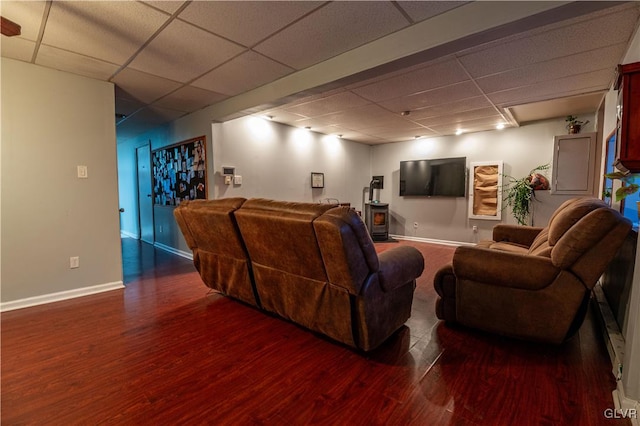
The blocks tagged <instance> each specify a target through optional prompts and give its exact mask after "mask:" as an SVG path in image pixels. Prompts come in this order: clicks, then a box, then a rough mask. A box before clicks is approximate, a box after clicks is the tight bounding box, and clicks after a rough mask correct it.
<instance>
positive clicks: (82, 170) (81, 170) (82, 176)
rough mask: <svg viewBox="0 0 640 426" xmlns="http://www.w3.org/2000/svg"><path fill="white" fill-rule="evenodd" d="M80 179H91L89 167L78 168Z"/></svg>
mask: <svg viewBox="0 0 640 426" xmlns="http://www.w3.org/2000/svg"><path fill="white" fill-rule="evenodd" d="M78 177H79V178H80V179H86V178H88V177H89V173H88V170H87V166H78Z"/></svg>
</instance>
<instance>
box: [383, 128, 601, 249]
mask: <svg viewBox="0 0 640 426" xmlns="http://www.w3.org/2000/svg"><path fill="white" fill-rule="evenodd" d="M581 118H582V116H581ZM584 119H585V120H586V119H588V120H590V121H591V123H593V122H594V119H593V116H589V117H584ZM565 124H566V123H565V122H564V120H563V119H557V120H547V121H543V122H538V123H533V124H528V125H524V126H522V127H519V128H508V129H504V130H494V131H486V132H479V133H470V134H463V135H460V136H445V137H439V138H430V139H419V140H412V141H409V142H402V143H394V144H385V145H378V146H374V147H373V154H372V164H371V172H372V174H374V175H384V176H385V188H384V189H383V190H382V191H381V197H380V200H381V201H382V202H387V203H389V204H390V211H391V216H392V220H391V224H390V232H391V233H392V234H397V235H405V236H411V237H419V238H427V239H436V240H448V241H457V242H476V241H477V240H479V239H490V238H491V229H492V228H493V226H494V225H495V224H496V223H499V222H497V221H494V220H479V219H471V220H470V219H468V218H467V216H468V200H469V198H468V196H467V197H465V198H446V197H431V198H428V197H400V196H399V168H400V161H404V160H417V159H425V158H448V157H467V164H469V163H470V162H475V161H496V160H502V161H503V162H504V173H505V174H506V175H510V176H513V177H516V178H521V177H524V176H527V174H528V173H529V171H530V170H531V169H533V168H534V167H537V166H539V165H542V164H547V163H548V164H550V165H552V164H553V143H554V136H556V135H562V134H566V133H567V131H566V129H565ZM584 131H585V132H591V131H593V124H589V125H588V127H586V128H585V129H584ZM551 172H552V171H551V170H549V171H548V172H547V173H545V174H546V175H547V176H549V177H550V176H551ZM387 182H388V184H387ZM467 192H468V191H467ZM537 198H538V202H534V204H533V206H534V207H533V212H534V216H533V224H534V225H536V226H544V225H545V224H546V222H547V221H548V219H549V217H550V215H551V214H552V213H553V211H554V210H555V208H556V207H557V206H559V205H560V204H561V203H562V202H564V201H565V200H567V199H568V198H571V197H568V196H560V195H552V194H550V193H549V191H537ZM414 222H417V223H418V228H417V229H415V228H414V226H413V225H414ZM502 222H504V223H514V224H515V223H516V221H515V219H513V217H512V216H511V214H510V212H509V210H508V209H506V210H504V211H503V212H502ZM474 225H476V226H477V227H478V232H477V233H474V232H473V230H472V227H473V226H474Z"/></svg>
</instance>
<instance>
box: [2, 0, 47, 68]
mask: <svg viewBox="0 0 640 426" xmlns="http://www.w3.org/2000/svg"><path fill="white" fill-rule="evenodd" d="M45 5H46V2H44V1H6V0H3V1H2V3H0V6H1V8H2V17H3V18H6V19H9V20H10V21H13V22H15V23H16V24H18V25H20V27H21V28H20V36H19V37H20V38H23V39H26V40H31V41H36V40H37V39H38V33H39V32H40V26H41V24H42V18H43V15H44V8H45ZM5 38H6V37H2V39H3V40H4V39H5ZM3 56H4V55H3Z"/></svg>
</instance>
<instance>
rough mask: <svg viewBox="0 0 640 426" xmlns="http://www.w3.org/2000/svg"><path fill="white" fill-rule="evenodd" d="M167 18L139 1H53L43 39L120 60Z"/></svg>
mask: <svg viewBox="0 0 640 426" xmlns="http://www.w3.org/2000/svg"><path fill="white" fill-rule="evenodd" d="M167 18H168V16H167V15H165V14H163V13H162V12H159V11H157V10H155V9H152V8H150V7H149V6H146V5H144V4H142V3H139V2H128V1H122V2H117V1H109V2H102V1H96V2H92V1H55V2H53V3H52V5H51V12H50V13H49V19H48V20H47V27H46V31H45V33H44V37H43V39H42V42H43V43H44V44H46V45H49V46H53V47H58V48H61V49H65V50H69V51H73V52H78V53H81V54H83V55H86V56H91V57H94V58H97V59H101V60H103V61H107V62H112V63H120V64H121V63H123V62H124V61H126V60H127V59H129V58H130V57H131V55H133V54H134V53H135V52H136V51H137V50H138V49H139V48H140V46H142V45H143V43H144V42H145V41H146V40H147V39H148V38H149V37H150V36H151V35H152V34H153V33H154V32H155V31H156V30H157V29H158V28H159V27H160V26H161V25H162V24H163V23H164V22H165V21H166V20H167Z"/></svg>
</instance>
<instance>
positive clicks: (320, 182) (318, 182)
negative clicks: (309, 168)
mask: <svg viewBox="0 0 640 426" xmlns="http://www.w3.org/2000/svg"><path fill="white" fill-rule="evenodd" d="M311 188H324V173H315V172H312V173H311Z"/></svg>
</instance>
